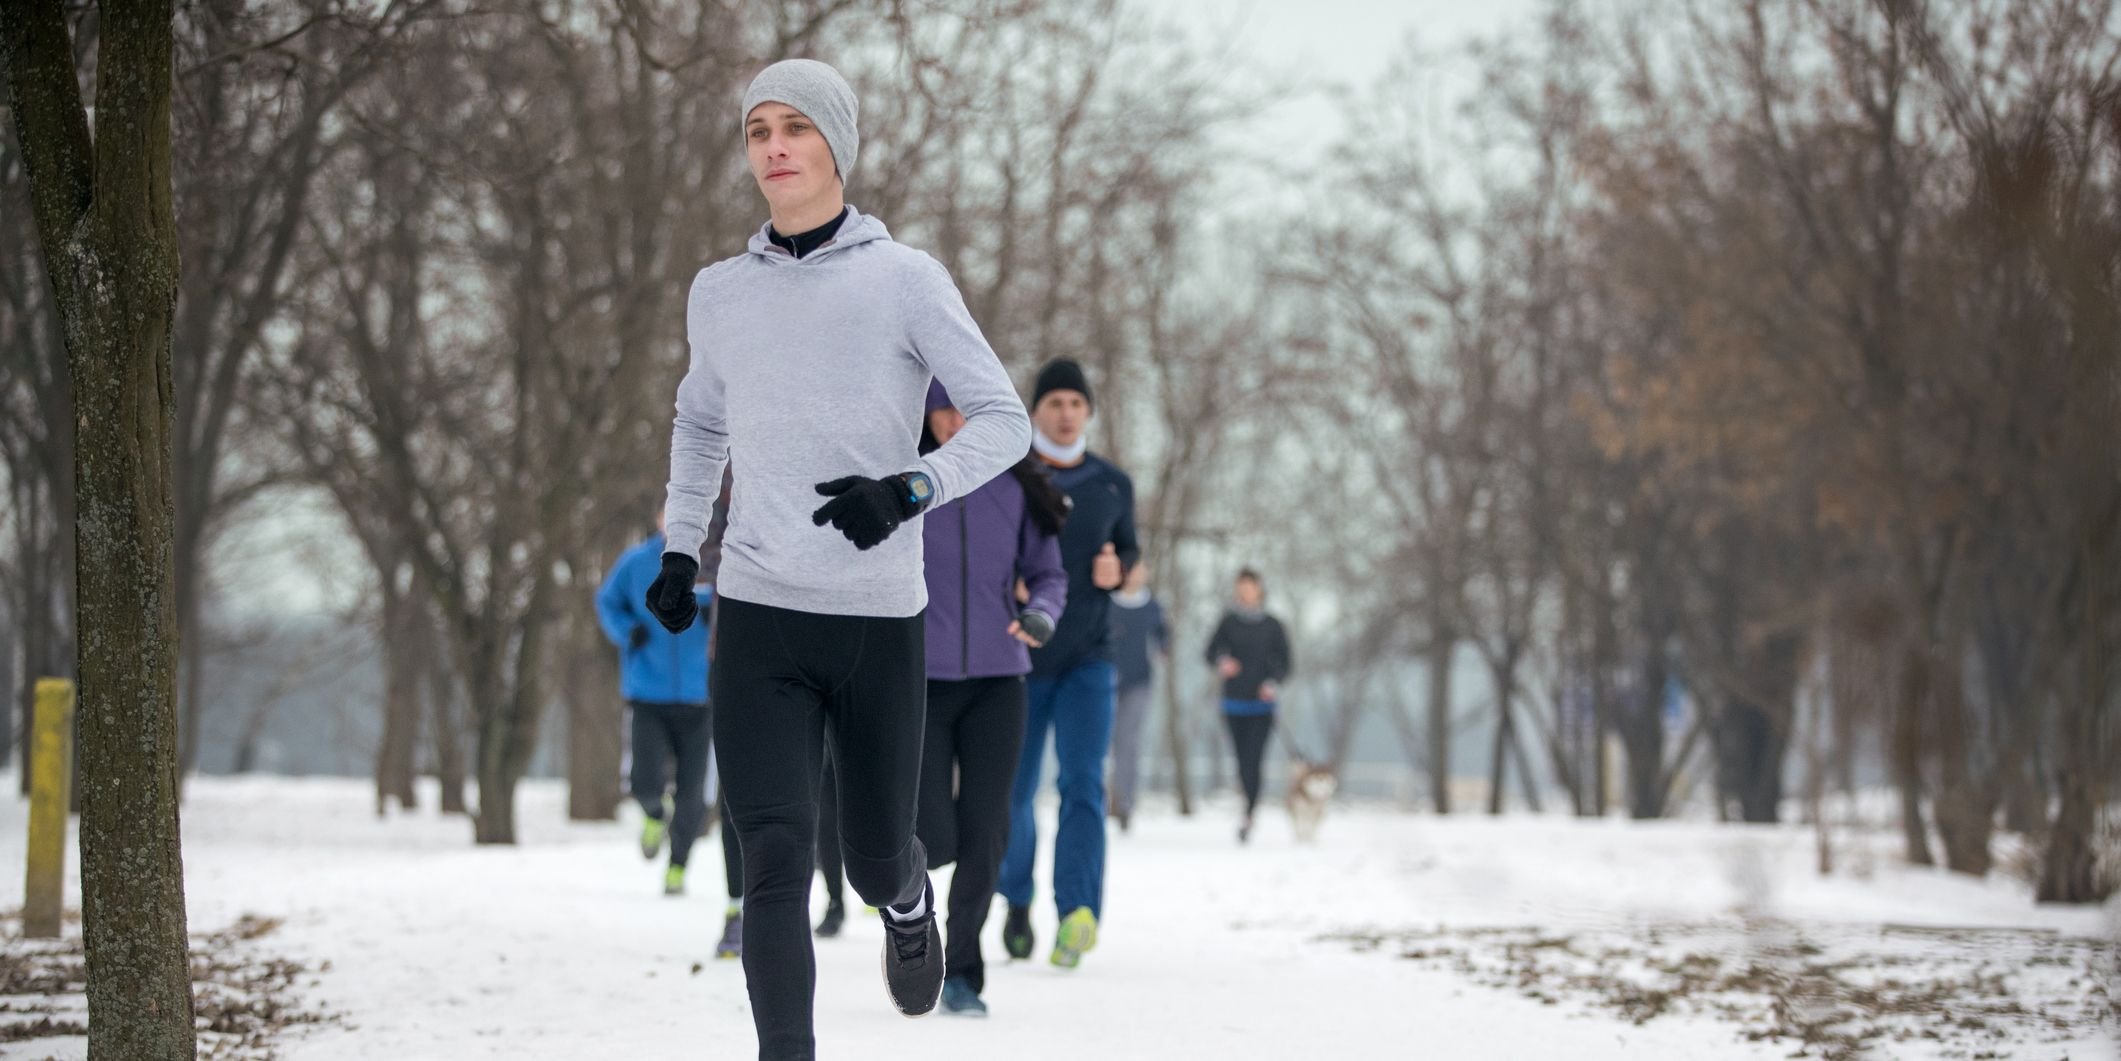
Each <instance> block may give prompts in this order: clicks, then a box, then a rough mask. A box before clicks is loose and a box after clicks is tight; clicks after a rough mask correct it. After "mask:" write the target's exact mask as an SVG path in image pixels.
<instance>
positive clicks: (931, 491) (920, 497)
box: [906, 475, 935, 501]
mask: <svg viewBox="0 0 2121 1061" xmlns="http://www.w3.org/2000/svg"><path fill="white" fill-rule="evenodd" d="M906 485H907V487H909V488H910V489H912V491H913V499H914V500H915V501H926V500H928V499H929V498H930V497H932V496H934V495H935V487H934V486H932V485H930V483H929V482H928V477H927V476H925V475H915V476H913V477H911V478H909V479H907V480H906Z"/></svg>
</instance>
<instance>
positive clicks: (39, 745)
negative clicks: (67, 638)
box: [22, 678, 74, 939]
mask: <svg viewBox="0 0 2121 1061" xmlns="http://www.w3.org/2000/svg"><path fill="white" fill-rule="evenodd" d="M36 710H37V717H36V720H35V722H34V723H33V729H32V731H31V734H30V741H31V745H30V775H29V879H28V883H27V886H26V887H25V888H24V891H23V902H22V934H23V935H24V936H25V937H27V938H30V939H57V938H59V920H60V914H61V913H62V912H63V911H64V909H65V906H66V808H67V804H68V803H69V802H71V800H72V796H73V786H74V777H73V755H72V750H73V749H72V745H73V743H74V683H72V682H70V681H67V680H66V679H64V678H39V679H37V709H36Z"/></svg>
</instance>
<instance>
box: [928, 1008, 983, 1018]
mask: <svg viewBox="0 0 2121 1061" xmlns="http://www.w3.org/2000/svg"><path fill="white" fill-rule="evenodd" d="M939 1012H941V1013H942V1015H943V1016H945V1017H956V1018H958V1019H959V1020H986V1019H987V1011H986V1010H983V1009H951V1008H950V1007H948V1006H944V1007H943V1008H942V1009H941V1010H940V1011H939Z"/></svg>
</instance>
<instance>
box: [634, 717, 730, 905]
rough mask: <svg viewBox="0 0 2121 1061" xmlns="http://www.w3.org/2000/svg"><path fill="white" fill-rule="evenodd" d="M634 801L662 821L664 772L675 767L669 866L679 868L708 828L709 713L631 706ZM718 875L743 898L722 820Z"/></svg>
mask: <svg viewBox="0 0 2121 1061" xmlns="http://www.w3.org/2000/svg"><path fill="white" fill-rule="evenodd" d="M631 706H632V707H633V798H634V801H635V802H637V803H639V804H640V805H641V811H642V813H645V814H647V815H648V816H649V817H651V818H661V817H662V816H663V767H664V766H665V764H667V763H669V762H670V761H671V760H672V759H675V760H676V762H677V770H676V772H675V773H676V779H677V789H678V794H677V799H676V800H675V801H673V806H672V807H671V811H670V830H669V836H670V864H671V865H673V866H683V865H685V863H686V861H687V860H688V859H690V858H691V857H692V842H693V841H694V840H697V839H699V836H700V827H701V826H703V825H705V824H707V750H708V743H709V742H708V736H709V735H710V734H711V733H712V732H713V723H712V721H711V719H712V718H713V708H712V707H702V706H700V705H698V704H650V703H643V702H641V701H638V700H636V701H633V702H632V704H631ZM722 875H723V876H724V877H726V878H727V879H728V881H729V897H730V898H731V899H737V898H741V897H743V894H744V853H743V849H742V848H740V847H739V846H738V845H737V840H736V836H735V835H734V834H733V833H731V832H730V831H729V816H728V815H727V814H726V813H725V814H723V815H722Z"/></svg>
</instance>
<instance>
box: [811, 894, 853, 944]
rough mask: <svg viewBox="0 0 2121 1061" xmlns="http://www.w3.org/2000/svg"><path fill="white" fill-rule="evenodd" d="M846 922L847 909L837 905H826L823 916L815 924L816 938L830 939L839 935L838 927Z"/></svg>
mask: <svg viewBox="0 0 2121 1061" xmlns="http://www.w3.org/2000/svg"><path fill="white" fill-rule="evenodd" d="M846 920H847V908H846V907H845V906H842V905H840V904H839V903H830V904H827V905H826V907H825V916H824V917H822V918H820V919H819V920H818V923H817V935H818V938H819V939H831V938H832V937H834V936H837V935H839V934H840V925H841V924H843V923H845V922H846Z"/></svg>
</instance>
